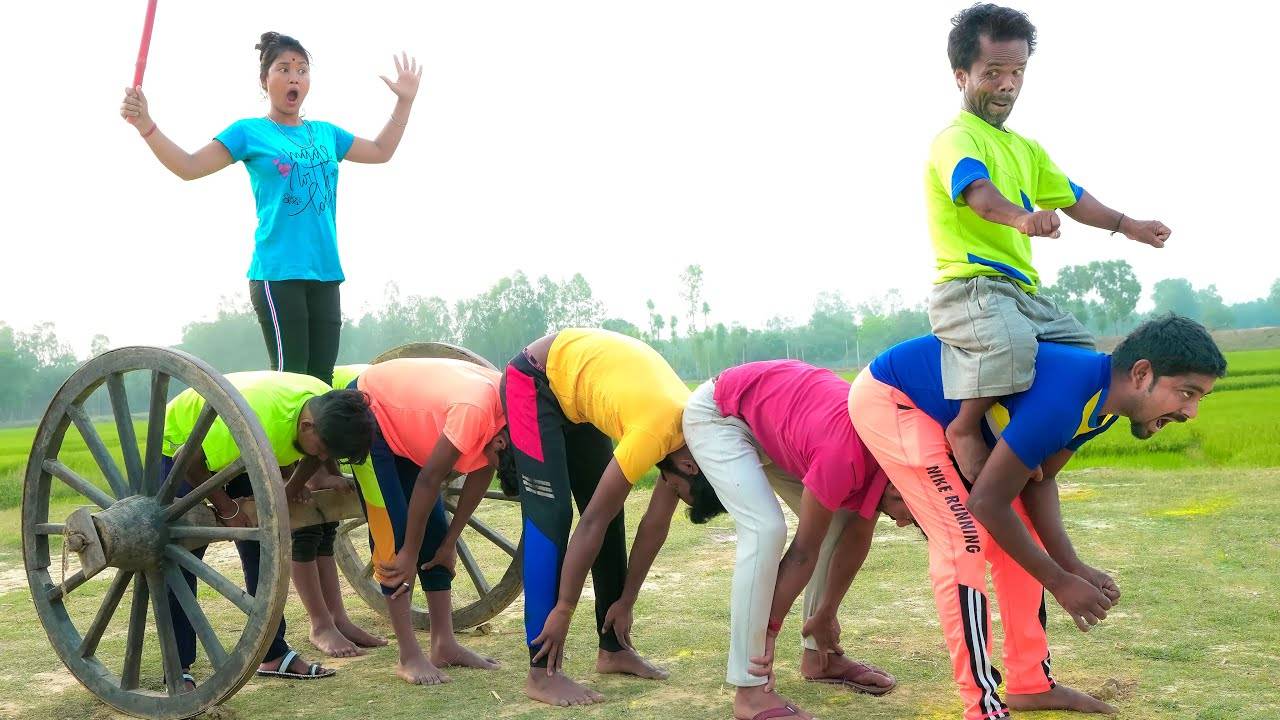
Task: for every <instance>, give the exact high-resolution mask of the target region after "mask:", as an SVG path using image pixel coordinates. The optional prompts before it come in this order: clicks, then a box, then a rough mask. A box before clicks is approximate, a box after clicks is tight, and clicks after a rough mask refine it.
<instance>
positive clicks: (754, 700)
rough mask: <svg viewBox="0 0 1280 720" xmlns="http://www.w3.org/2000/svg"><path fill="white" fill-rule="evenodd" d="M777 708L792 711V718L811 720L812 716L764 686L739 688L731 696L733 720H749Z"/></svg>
mask: <svg viewBox="0 0 1280 720" xmlns="http://www.w3.org/2000/svg"><path fill="white" fill-rule="evenodd" d="M778 707H786V708H789V709H794V712H795V715H794V717H796V718H799V719H800V720H813V716H812V715H810V714H809V713H807V712H805V711H803V710H801V709H800V708H798V707H796V705H795V703H793V702H791V701H790V700H788V699H787V698H785V697H783V696H781V695H779V694H777V693H776V692H773V691H772V690H765V689H764V685H757V686H755V687H740V688H738V692H737V693H735V694H734V696H733V717H734V718H735V720H751V719H752V718H754V717H755V716H756V715H759V714H760V713H762V712H764V711H765V710H772V709H773V708H778Z"/></svg>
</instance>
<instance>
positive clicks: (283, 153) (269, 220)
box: [214, 117, 355, 280]
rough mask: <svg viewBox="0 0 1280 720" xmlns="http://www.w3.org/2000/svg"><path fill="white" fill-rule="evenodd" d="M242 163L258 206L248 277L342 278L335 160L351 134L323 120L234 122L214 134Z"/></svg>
mask: <svg viewBox="0 0 1280 720" xmlns="http://www.w3.org/2000/svg"><path fill="white" fill-rule="evenodd" d="M214 139H215V140H217V141H218V142H220V143H222V144H223V145H225V146H226V148H227V151H228V152H230V153H231V157H232V159H233V160H235V161H236V162H240V161H242V160H243V161H244V166H245V169H246V170H248V171H249V183H250V185H252V186H253V199H254V202H256V203H257V206H258V229H257V231H256V232H254V236H253V241H254V245H253V262H251V263H250V264H249V279H250V280H343V279H344V277H343V274H342V264H341V263H340V262H339V261H338V232H337V224H336V218H337V212H336V210H337V208H336V201H337V195H338V162H339V161H341V160H342V158H344V157H346V155H347V151H348V150H350V149H351V143H352V142H353V141H354V140H355V138H354V136H352V134H351V133H349V132H347V131H346V130H343V129H342V128H340V127H338V126H337V125H333V124H331V123H327V122H312V121H304V122H303V123H302V124H301V125H297V126H294V125H278V124H276V123H275V122H273V121H272V120H271V119H270V118H265V117H262V118H247V119H244V120H237V121H235V122H234V123H232V124H231V126H230V127H228V128H227V129H226V130H223V131H222V132H220V133H218V135H217V137H215V138H214Z"/></svg>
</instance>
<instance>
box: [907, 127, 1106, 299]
mask: <svg viewBox="0 0 1280 720" xmlns="http://www.w3.org/2000/svg"><path fill="white" fill-rule="evenodd" d="M978 179H984V180H987V181H989V182H990V183H991V184H992V185H994V186H995V187H996V189H997V190H999V191H1000V194H1001V195H1004V196H1005V198H1006V199H1007V200H1008V201H1009V202H1011V203H1013V204H1014V205H1020V206H1022V207H1024V208H1026V209H1027V212H1032V211H1033V206H1035V207H1039V208H1041V209H1044V210H1054V209H1057V208H1064V207H1071V206H1072V205H1074V204H1075V203H1076V201H1077V200H1079V199H1080V196H1081V195H1082V194H1084V188H1081V187H1080V186H1079V185H1076V184H1075V183H1073V182H1071V180H1070V179H1069V178H1067V176H1066V175H1064V174H1063V173H1062V171H1061V170H1059V169H1058V166H1057V165H1054V164H1053V161H1052V160H1050V159H1049V155H1048V154H1047V153H1045V151H1044V148H1042V147H1040V144H1039V143H1037V142H1036V141H1034V140H1032V139H1030V138H1025V137H1023V136H1021V135H1019V134H1017V133H1015V132H1013V131H1010V130H1000V129H998V128H995V127H992V126H991V125H989V124H988V123H987V122H986V121H985V120H983V119H982V118H980V117H978V116H976V115H974V114H972V113H970V112H967V111H965V112H961V113H960V116H959V117H957V118H956V119H955V121H954V122H952V123H951V126H950V127H948V128H947V129H946V130H943V131H942V132H941V133H939V135H938V137H937V138H935V139H934V141H933V147H932V148H931V149H930V152H929V167H928V169H927V170H926V172H925V202H926V205H927V207H928V213H929V234H930V236H932V238H933V250H934V253H935V254H936V255H937V258H938V264H937V267H938V276H937V279H936V280H935V282H938V283H943V282H946V281H948V280H957V279H965V278H971V277H974V276H977V275H994V276H1002V277H1007V278H1010V279H1012V280H1013V281H1015V282H1017V283H1018V285H1019V286H1021V287H1022V289H1024V290H1026V291H1027V292H1030V293H1034V292H1036V286H1037V285H1038V284H1039V282H1040V276H1039V274H1038V273H1036V270H1035V268H1034V267H1032V266H1031V238H1029V237H1027V236H1026V235H1023V234H1022V233H1020V232H1018V231H1017V230H1015V229H1013V228H1011V227H1008V226H1007V225H1000V224H998V223H993V222H988V221H986V220H983V219H982V218H981V217H978V214H977V213H975V212H974V211H973V210H970V209H969V206H968V205H966V204H965V202H964V195H963V194H962V193H963V192H964V189H965V188H966V187H968V186H969V185H970V183H972V182H974V181H975V180H978Z"/></svg>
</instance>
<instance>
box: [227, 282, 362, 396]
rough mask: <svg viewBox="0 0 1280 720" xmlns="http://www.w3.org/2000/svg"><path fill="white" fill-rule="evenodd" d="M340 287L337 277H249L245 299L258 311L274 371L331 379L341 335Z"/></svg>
mask: <svg viewBox="0 0 1280 720" xmlns="http://www.w3.org/2000/svg"><path fill="white" fill-rule="evenodd" d="M338 286H339V283H338V282H337V281H332V282H322V281H319V280H251V281H249V301H250V302H252V303H253V310H254V312H256V313H257V314H258V324H259V325H261V326H262V338H263V340H266V342H267V356H268V359H269V360H270V361H271V369H272V370H283V371H284V372H291V373H299V374H301V375H311V376H312V377H316V378H319V379H320V380H322V381H323V382H324V383H325V384H326V385H332V384H333V365H334V363H336V362H337V360H338V340H339V338H340V337H341V335H342V301H341V298H340V295H339V291H338Z"/></svg>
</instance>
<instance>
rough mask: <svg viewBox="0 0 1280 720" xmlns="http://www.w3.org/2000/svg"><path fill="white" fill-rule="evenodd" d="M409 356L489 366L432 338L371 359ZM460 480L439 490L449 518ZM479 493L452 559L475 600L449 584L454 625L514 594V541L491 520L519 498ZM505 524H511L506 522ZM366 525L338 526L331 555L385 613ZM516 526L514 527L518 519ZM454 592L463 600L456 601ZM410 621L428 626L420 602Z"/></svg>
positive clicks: (493, 610) (483, 616)
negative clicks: (441, 491) (455, 557)
mask: <svg viewBox="0 0 1280 720" xmlns="http://www.w3.org/2000/svg"><path fill="white" fill-rule="evenodd" d="M410 357H417V358H454V359H457V360H468V361H470V362H474V363H477V364H480V365H484V366H485V367H488V368H493V364H492V363H490V362H489V361H488V360H485V359H484V358H483V357H481V356H479V355H477V354H475V353H473V352H471V351H470V350H467V349H466V348H461V347H457V346H455V345H449V344H448V343H438V342H422V343H409V344H408V345H402V346H400V347H397V348H394V349H392V350H388V351H387V352H384V353H382V354H381V355H379V356H378V357H376V358H374V360H373V362H374V363H375V364H376V363H380V362H385V361H387V360H395V359H397V358H410ZM495 369H496V368H495ZM464 479H465V478H464V477H459V478H455V479H454V480H453V481H452V482H450V483H449V488H448V489H447V490H446V491H445V508H446V510H447V511H448V512H447V516H448V518H449V520H450V521H452V520H453V511H454V510H455V509H456V505H455V503H456V499H457V495H458V494H459V492H460V490H461V487H462V482H463V480H464ZM484 497H485V499H484V500H482V501H481V502H480V505H479V507H477V508H476V511H475V513H474V514H473V515H472V517H471V521H470V522H468V523H467V529H466V530H465V531H464V532H463V534H462V537H461V538H459V539H458V564H459V565H460V566H461V567H462V568H463V569H464V570H466V574H467V576H468V577H469V578H470V580H471V585H472V587H473V588H474V590H475V599H474V600H472V601H469V602H468V600H471V598H470V597H469V596H470V593H469V592H468V593H466V596H465V597H464V596H463V594H462V593H460V592H459V589H458V588H457V586H456V585H455V589H454V602H455V605H454V609H453V626H454V627H455V628H458V629H463V628H471V627H475V626H477V625H480V624H482V623H485V622H487V621H489V620H491V619H493V617H494V616H495V615H497V614H498V613H500V612H502V611H503V610H505V609H506V608H507V606H508V605H510V604H511V603H512V602H513V601H514V600H515V599H516V597H517V596H519V595H520V590H521V577H520V552H519V547H518V542H519V540H518V539H516V540H512V539H511V535H514V534H515V533H510V532H508V531H504V530H503V528H501V527H499V523H498V522H496V521H494V519H495V518H497V517H506V516H510V515H511V514H512V513H514V514H515V515H514V516H515V517H516V518H517V519H518V517H519V511H520V510H519V508H520V503H519V499H518V498H509V497H507V496H506V495H503V494H502V492H501V491H496V490H491V491H489V492H486V493H485V496H484ZM486 520H489V522H486ZM506 524H507V525H511V523H510V522H508V523H506ZM366 525H367V521H366V520H364V519H363V518H358V519H354V520H348V521H346V522H344V523H342V524H341V525H339V526H338V537H337V540H336V542H335V543H334V555H335V556H336V558H337V562H338V567H340V568H341V569H342V574H343V575H344V576H345V577H346V578H347V582H349V583H350V584H351V587H352V588H354V589H355V591H356V593H357V594H359V595H360V597H361V598H362V599H363V600H364V601H365V602H366V603H368V604H369V606H370V607H372V608H373V609H374V610H376V611H377V612H378V613H379V614H381V615H383V616H384V617H385V616H386V615H387V602H386V598H384V597H383V595H382V590H381V588H380V587H379V585H378V582H377V580H374V578H373V560H372V559H371V558H370V557H369V554H368V552H367V544H366V542H365V540H364V537H363V536H364V534H365V533H367V530H366V529H365V526H366ZM516 527H517V528H518V523H517V524H516ZM517 538H518V536H517ZM468 539H470V542H471V543H473V544H476V547H475V551H473V548H472V545H470V544H468ZM499 573H500V578H499V580H498V582H497V584H493V583H492V581H491V579H490V578H492V577H495V576H499ZM459 575H461V573H459ZM460 597H461V598H462V599H463V600H464V603H465V604H464V603H460V602H458V601H459V598H460ZM413 625H414V627H416V628H418V629H420V630H429V629H430V628H431V618H430V617H429V616H428V614H427V609H426V607H425V606H422V605H419V604H415V605H414V606H413Z"/></svg>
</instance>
